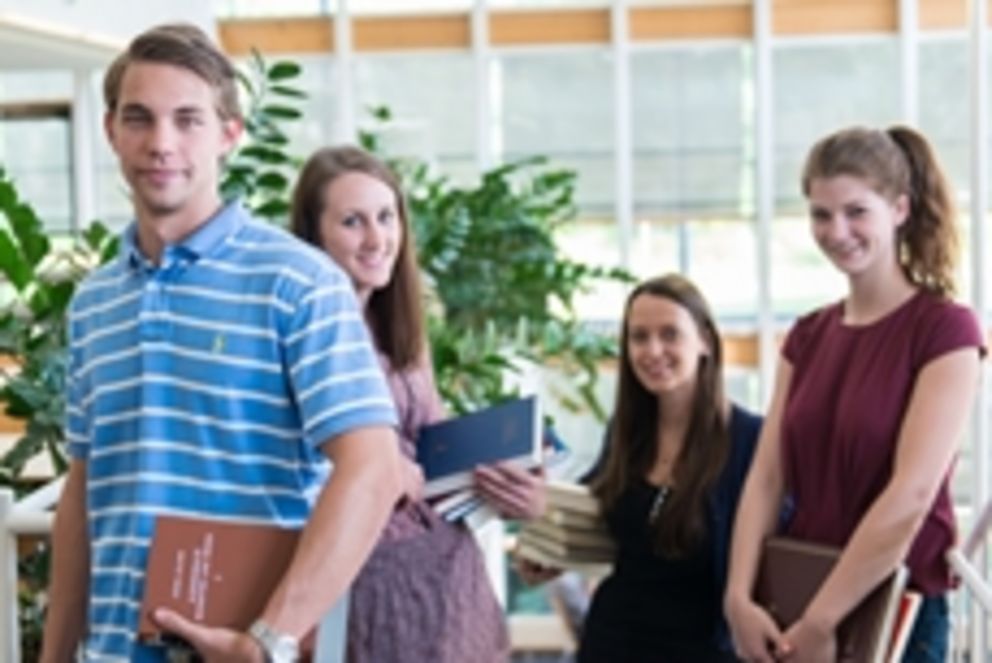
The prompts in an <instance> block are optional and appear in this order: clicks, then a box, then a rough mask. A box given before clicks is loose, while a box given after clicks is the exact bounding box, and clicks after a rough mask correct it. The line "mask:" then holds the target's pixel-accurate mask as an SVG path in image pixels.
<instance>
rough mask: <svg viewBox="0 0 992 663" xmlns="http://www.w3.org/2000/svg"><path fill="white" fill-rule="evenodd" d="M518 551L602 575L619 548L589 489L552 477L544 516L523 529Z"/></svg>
mask: <svg viewBox="0 0 992 663" xmlns="http://www.w3.org/2000/svg"><path fill="white" fill-rule="evenodd" d="M516 554H517V555H518V556H519V557H521V558H523V559H527V560H529V561H532V562H535V563H537V564H540V565H542V566H547V567H550V568H557V569H571V570H577V571H586V572H589V573H594V574H603V573H605V572H608V571H609V568H610V567H611V566H612V564H613V560H614V558H615V556H616V547H615V545H614V543H613V538H612V537H611V536H610V533H609V531H608V530H607V528H606V523H605V521H604V520H603V515H602V509H601V507H600V504H599V500H597V499H596V497H595V496H593V495H592V493H591V492H590V491H589V488H588V487H587V486H584V485H581V484H575V483H568V482H564V481H556V480H550V481H548V484H547V508H546V509H545V512H544V515H543V516H541V517H540V518H538V519H536V520H532V521H530V522H528V523H526V524H525V525H524V526H523V528H522V529H521V530H520V533H519V535H518V537H517V548H516Z"/></svg>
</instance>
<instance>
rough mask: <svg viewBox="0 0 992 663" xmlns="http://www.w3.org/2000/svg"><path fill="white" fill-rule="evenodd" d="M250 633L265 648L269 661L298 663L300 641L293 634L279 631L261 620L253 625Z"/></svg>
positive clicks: (271, 662) (270, 662)
mask: <svg viewBox="0 0 992 663" xmlns="http://www.w3.org/2000/svg"><path fill="white" fill-rule="evenodd" d="M248 633H249V634H250V635H251V636H252V637H253V638H255V640H257V641H258V644H260V645H261V646H262V649H263V650H265V656H266V659H267V660H268V661H269V663H297V661H298V660H299V658H300V643H299V641H298V640H297V639H296V638H294V637H293V636H291V635H287V634H285V633H279V632H278V631H276V630H275V629H273V628H272V627H271V626H269V625H268V624H266V623H265V622H263V621H261V620H259V621H256V622H255V623H254V624H252V625H251V629H249V631H248Z"/></svg>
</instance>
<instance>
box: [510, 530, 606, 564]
mask: <svg viewBox="0 0 992 663" xmlns="http://www.w3.org/2000/svg"><path fill="white" fill-rule="evenodd" d="M517 539H518V540H519V541H520V542H521V543H526V544H528V545H530V546H534V547H535V548H540V549H541V550H543V551H545V552H547V553H548V554H550V555H554V556H556V557H559V558H562V559H570V560H573V561H576V562H583V563H589V562H595V563H599V562H612V561H613V558H614V557H615V556H616V547H615V546H614V545H613V542H612V541H607V542H604V543H600V544H597V545H591V546H576V545H566V544H564V543H561V542H560V541H554V540H552V539H546V538H544V537H542V536H541V535H540V534H537V533H535V532H534V531H533V530H523V531H521V532H520V534H519V535H518V536H517Z"/></svg>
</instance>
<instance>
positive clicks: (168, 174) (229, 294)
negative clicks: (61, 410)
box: [43, 25, 402, 663]
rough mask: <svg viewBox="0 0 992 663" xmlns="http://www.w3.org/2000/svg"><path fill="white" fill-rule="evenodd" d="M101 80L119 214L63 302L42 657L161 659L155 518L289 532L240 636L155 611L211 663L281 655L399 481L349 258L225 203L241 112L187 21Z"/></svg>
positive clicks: (226, 74)
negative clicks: (144, 638) (62, 376)
mask: <svg viewBox="0 0 992 663" xmlns="http://www.w3.org/2000/svg"><path fill="white" fill-rule="evenodd" d="M104 96H105V101H106V107H107V110H106V119H105V125H106V132H107V135H108V137H109V140H110V143H111V145H112V146H113V149H114V151H115V153H116V154H117V157H118V160H119V162H120V167H121V171H122V173H123V175H124V178H125V180H126V181H127V182H128V184H129V186H130V189H131V195H132V198H133V201H134V208H135V216H136V220H135V222H134V223H133V224H132V225H131V226H130V227H129V228H128V229H127V230H126V231H125V234H124V236H123V241H122V250H121V255H120V257H119V259H117V260H116V261H115V262H113V263H112V264H109V265H107V266H105V267H104V268H101V269H99V270H97V271H96V272H95V273H94V274H92V275H91V276H90V277H89V278H87V279H86V281H85V282H84V283H83V284H82V285H81V287H80V288H79V290H78V292H77V294H76V296H75V298H74V300H73V304H72V307H71V313H70V324H69V327H70V333H69V336H70V349H71V359H70V379H69V406H68V414H67V426H66V433H67V436H68V441H69V448H70V452H71V454H72V458H73V460H72V465H71V468H70V470H69V474H68V478H67V480H66V483H65V488H64V492H63V495H62V499H61V501H60V503H59V507H58V512H57V515H56V520H55V529H54V532H53V538H54V562H53V580H52V592H51V603H50V608H49V615H48V620H47V624H46V628H45V642H44V654H43V660H44V661H45V662H46V663H64V662H65V661H69V660H72V659H73V657H74V652H75V651H76V649H77V647H78V646H79V645H81V646H82V647H81V649H82V654H83V659H84V660H86V661H100V662H104V661H164V660H166V654H165V653H164V652H163V651H162V650H160V649H155V648H151V647H146V646H144V645H142V644H140V643H138V642H137V641H136V637H135V636H136V630H137V624H138V616H139V614H138V613H139V609H140V608H139V606H140V601H141V596H142V591H143V587H144V568H145V563H146V559H147V553H148V546H149V542H150V537H151V534H152V531H153V527H154V523H155V518H156V516H158V515H160V514H175V515H183V516H192V517H203V518H217V519H223V520H227V521H232V522H245V523H263V524H276V525H280V526H284V527H303V528H304V529H303V535H302V538H301V540H300V545H299V547H298V550H297V552H296V555H295V557H294V559H293V561H292V563H291V565H290V568H289V570H288V571H287V572H286V574H285V576H284V577H283V578H282V581H281V583H280V584H279V586H278V588H277V589H276V590H275V592H274V593H273V594H272V596H271V597H270V598H269V600H268V603H267V605H266V607H265V609H264V611H263V612H262V614H261V615H259V616H258V621H257V622H256V624H255V626H253V627H252V629H251V633H250V634H249V633H240V632H235V631H231V630H227V629H222V628H207V627H202V626H197V625H195V624H191V623H188V622H185V621H183V620H182V619H180V618H179V617H178V616H177V615H174V614H172V613H165V612H163V611H158V612H157V613H156V615H155V618H156V620H157V621H158V622H159V624H160V625H161V626H163V627H164V628H166V630H170V631H173V632H176V633H178V634H179V635H181V636H183V637H184V638H185V639H186V640H187V641H189V642H190V643H191V644H193V645H194V646H195V647H196V649H197V650H198V651H199V653H200V654H201V656H202V657H203V658H204V659H206V660H207V661H223V662H225V663H237V662H240V661H244V662H249V661H250V662H258V663H261V662H262V661H278V662H279V663H283V662H284V661H292V660H295V656H296V654H295V653H294V649H295V648H296V644H297V643H298V640H299V638H300V637H301V636H302V635H303V634H305V633H306V632H307V631H309V630H310V629H311V628H312V627H313V626H314V625H315V624H316V623H317V622H318V620H319V619H320V617H321V616H322V614H323V613H324V612H325V611H326V610H327V608H328V607H329V606H330V605H331V604H332V603H333V602H334V601H335V600H336V599H337V597H338V596H339V595H341V594H342V593H343V591H344V590H345V588H346V586H347V585H348V584H349V582H350V581H351V578H352V577H353V575H354V574H355V573H356V572H357V570H358V568H359V567H360V565H361V563H362V562H363V561H364V559H365V557H366V555H367V554H368V552H369V550H370V549H371V547H372V545H373V543H374V541H375V540H376V538H377V537H378V534H379V530H380V529H381V527H382V525H383V523H384V522H385V519H386V517H387V515H388V513H389V512H390V510H391V509H392V507H393V506H394V504H395V503H396V501H397V499H398V498H399V496H400V495H401V493H402V471H401V469H400V467H401V466H400V463H399V461H398V457H397V451H396V450H397V449H398V448H399V447H398V445H397V444H396V442H395V440H394V438H393V436H394V431H393V426H394V425H395V413H394V410H393V404H392V401H391V399H390V395H389V391H388V390H387V388H386V386H385V384H384V381H383V378H382V375H381V373H380V369H379V365H378V363H377V361H376V357H375V353H374V352H373V350H372V347H371V345H370V342H369V339H368V337H367V333H366V330H365V326H364V323H363V320H362V317H361V314H360V312H359V310H358V308H357V306H356V303H355V299H354V295H353V293H352V288H351V285H350V283H349V281H348V279H347V278H346V277H345V276H344V274H343V273H342V272H340V271H339V270H338V269H337V268H336V267H334V266H332V265H331V264H330V263H329V262H328V261H327V260H326V259H325V258H324V256H323V255H321V254H320V253H318V252H315V251H312V250H310V249H309V248H308V247H306V246H304V245H303V244H302V243H299V242H297V241H296V240H295V239H293V238H292V237H290V236H289V235H288V234H287V233H284V232H282V231H281V230H278V229H276V228H273V227H271V226H270V225H266V224H262V223H259V222H257V221H255V220H253V219H252V218H250V216H249V215H248V214H247V213H246V212H245V210H244V209H243V208H242V207H241V206H240V205H239V203H238V202H237V201H228V202H225V201H222V200H221V198H220V196H219V194H218V181H219V177H220V164H221V162H222V160H223V158H224V157H225V156H226V155H227V153H228V152H229V151H230V150H231V149H232V147H233V146H234V145H235V143H236V141H237V139H238V137H239V135H240V132H241V128H242V120H241V115H240V111H239V109H238V103H237V91H236V86H235V77H234V70H233V69H232V67H231V64H230V63H229V62H228V60H227V59H226V58H225V57H224V56H223V55H222V54H221V53H220V52H219V51H218V50H217V49H216V47H215V46H213V45H212V44H211V43H210V41H209V40H208V39H207V38H206V37H205V36H204V35H203V33H202V32H200V31H199V30H198V29H196V28H194V27H191V26H185V25H171V26H160V27H158V28H154V29H152V30H149V31H148V32H146V33H144V34H142V35H140V36H139V37H137V38H136V39H135V40H134V41H133V42H132V43H131V44H130V46H129V48H128V50H127V51H126V52H125V53H123V54H122V55H121V56H120V57H119V58H118V59H117V60H116V61H115V63H114V64H113V65H112V66H111V67H110V69H109V70H108V72H107V75H106V79H105V81H104ZM331 463H333V466H334V472H333V477H331V479H330V480H327V477H328V475H329V473H330V465H331Z"/></svg>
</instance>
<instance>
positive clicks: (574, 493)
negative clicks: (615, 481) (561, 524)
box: [546, 480, 602, 516]
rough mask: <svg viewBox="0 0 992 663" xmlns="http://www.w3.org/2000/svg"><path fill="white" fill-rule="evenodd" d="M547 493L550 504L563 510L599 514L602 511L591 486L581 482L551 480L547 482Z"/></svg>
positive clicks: (591, 514) (592, 514)
mask: <svg viewBox="0 0 992 663" xmlns="http://www.w3.org/2000/svg"><path fill="white" fill-rule="evenodd" d="M546 495H547V500H548V505H549V506H551V507H554V508H558V509H561V510H563V511H577V512H578V513H582V514H586V515H590V516H599V515H600V514H601V513H602V508H601V507H600V504H599V500H598V499H597V498H596V496H595V495H593V494H592V491H590V490H589V486H586V485H584V484H581V483H572V482H568V481H555V480H551V481H548V483H547V488H546Z"/></svg>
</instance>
